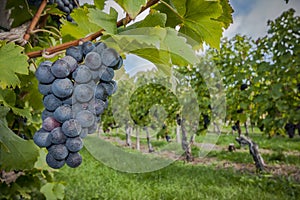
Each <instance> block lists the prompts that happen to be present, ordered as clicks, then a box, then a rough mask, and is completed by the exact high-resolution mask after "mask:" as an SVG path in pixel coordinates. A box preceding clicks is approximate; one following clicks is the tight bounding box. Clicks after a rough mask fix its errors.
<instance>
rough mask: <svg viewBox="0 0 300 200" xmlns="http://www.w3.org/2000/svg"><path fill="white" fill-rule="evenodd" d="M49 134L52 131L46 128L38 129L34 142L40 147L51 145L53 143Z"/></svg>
mask: <svg viewBox="0 0 300 200" xmlns="http://www.w3.org/2000/svg"><path fill="white" fill-rule="evenodd" d="M49 134H50V133H49V132H48V131H46V130H44V129H40V130H38V131H37V132H35V134H34V136H33V141H34V143H35V144H36V145H38V146H39V147H49V146H50V145H51V139H50V137H49Z"/></svg>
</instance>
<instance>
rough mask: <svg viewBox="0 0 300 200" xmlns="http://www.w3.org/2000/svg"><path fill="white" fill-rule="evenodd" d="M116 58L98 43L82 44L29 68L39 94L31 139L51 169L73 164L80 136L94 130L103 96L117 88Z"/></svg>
mask: <svg viewBox="0 0 300 200" xmlns="http://www.w3.org/2000/svg"><path fill="white" fill-rule="evenodd" d="M122 65H123V59H122V57H121V56H120V55H119V54H118V53H117V52H116V51H115V50H114V49H112V48H108V47H107V46H106V45H105V44H104V43H96V44H94V43H92V42H90V41H88V42H84V43H83V44H82V45H79V46H73V47H70V48H68V49H67V51H66V56H65V57H63V58H61V59H58V60H56V61H55V62H53V63H52V62H50V61H45V62H42V63H41V64H40V65H39V67H38V68H37V70H36V72H35V76H36V78H37V79H38V81H39V86H38V89H39V91H40V93H41V94H43V95H44V98H43V104H44V106H45V110H44V111H43V112H42V120H43V123H42V128H41V129H40V130H38V131H37V132H36V133H35V134H34V136H33V140H34V142H35V144H37V145H38V146H39V147H46V148H47V149H48V154H47V156H46V162H47V163H48V165H49V166H50V167H52V168H55V169H58V168H61V167H62V166H63V165H64V164H65V163H66V164H67V165H68V166H69V167H78V166H79V165H80V164H81V162H82V157H81V155H80V154H79V151H80V150H81V148H82V147H83V141H82V139H83V138H85V137H86V136H87V134H92V133H94V132H95V131H96V130H97V126H98V124H99V122H100V121H101V114H102V113H103V112H104V110H105V109H106V108H107V106H108V97H109V96H111V95H112V94H113V93H114V92H115V91H116V89H117V83H116V82H115V81H114V80H113V77H114V70H117V69H120V68H121V66H122Z"/></svg>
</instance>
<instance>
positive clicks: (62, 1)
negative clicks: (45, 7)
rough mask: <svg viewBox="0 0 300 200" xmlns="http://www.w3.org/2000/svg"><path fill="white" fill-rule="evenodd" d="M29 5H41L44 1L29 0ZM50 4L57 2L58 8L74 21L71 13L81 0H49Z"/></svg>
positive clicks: (68, 18) (69, 19)
mask: <svg viewBox="0 0 300 200" xmlns="http://www.w3.org/2000/svg"><path fill="white" fill-rule="evenodd" d="M27 2H28V4H29V5H32V6H35V7H39V6H40V5H41V3H42V0H27ZM48 4H50V5H51V4H57V8H58V9H59V10H60V11H62V12H64V13H66V19H67V20H68V21H70V22H73V19H72V17H71V16H70V13H71V12H72V10H73V9H74V8H77V7H78V6H79V0H49V1H48Z"/></svg>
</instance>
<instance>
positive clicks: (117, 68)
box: [109, 56, 123, 70]
mask: <svg viewBox="0 0 300 200" xmlns="http://www.w3.org/2000/svg"><path fill="white" fill-rule="evenodd" d="M122 66H123V58H122V57H121V56H119V60H118V61H117V63H116V64H115V65H114V64H112V66H109V67H111V68H112V69H114V70H119V69H121V67H122Z"/></svg>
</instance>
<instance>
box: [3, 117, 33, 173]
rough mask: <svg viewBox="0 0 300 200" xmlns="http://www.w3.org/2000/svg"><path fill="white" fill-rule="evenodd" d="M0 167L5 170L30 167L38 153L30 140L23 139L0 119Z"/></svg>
mask: <svg viewBox="0 0 300 200" xmlns="http://www.w3.org/2000/svg"><path fill="white" fill-rule="evenodd" d="M0 143H1V145H0V158H1V159H0V168H1V169H5V170H24V169H31V168H32V167H33V166H34V163H35V162H36V160H37V157H38V155H39V153H38V148H37V146H36V145H35V144H34V142H33V141H32V140H23V139H22V138H20V137H18V136H17V135H16V134H15V133H14V132H12V131H11V130H10V129H9V128H8V127H7V126H5V125H4V123H3V122H2V121H1V120H0Z"/></svg>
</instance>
